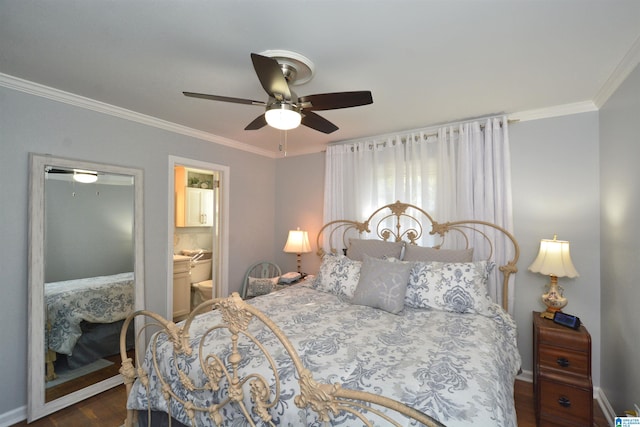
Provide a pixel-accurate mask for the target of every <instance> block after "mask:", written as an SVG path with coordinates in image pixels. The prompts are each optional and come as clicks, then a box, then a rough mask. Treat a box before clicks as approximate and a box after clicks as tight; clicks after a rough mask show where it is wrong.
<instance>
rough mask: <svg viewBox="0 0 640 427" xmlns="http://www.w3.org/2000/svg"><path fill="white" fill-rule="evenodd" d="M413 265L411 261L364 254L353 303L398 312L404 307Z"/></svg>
mask: <svg viewBox="0 0 640 427" xmlns="http://www.w3.org/2000/svg"><path fill="white" fill-rule="evenodd" d="M411 267H412V265H411V264H409V263H402V262H392V261H387V260H383V259H378V258H373V257H370V256H368V255H364V261H363V262H362V268H361V270H360V280H359V281H358V286H357V287H356V290H355V292H354V294H353V298H352V300H351V303H352V304H358V305H367V306H369V307H373V308H380V309H382V310H385V311H388V312H389V313H393V314H398V313H399V312H401V311H402V309H403V308H404V299H405V295H406V293H407V281H408V280H409V272H410V271H411Z"/></svg>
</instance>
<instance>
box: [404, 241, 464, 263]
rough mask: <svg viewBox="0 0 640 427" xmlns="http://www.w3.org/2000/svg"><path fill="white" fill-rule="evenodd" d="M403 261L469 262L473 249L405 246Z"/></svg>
mask: <svg viewBox="0 0 640 427" xmlns="http://www.w3.org/2000/svg"><path fill="white" fill-rule="evenodd" d="M402 260H403V261H422V262H428V261H438V262H471V261H472V260H473V248H469V249H436V248H429V247H424V246H416V245H407V246H406V247H405V249H404V257H402Z"/></svg>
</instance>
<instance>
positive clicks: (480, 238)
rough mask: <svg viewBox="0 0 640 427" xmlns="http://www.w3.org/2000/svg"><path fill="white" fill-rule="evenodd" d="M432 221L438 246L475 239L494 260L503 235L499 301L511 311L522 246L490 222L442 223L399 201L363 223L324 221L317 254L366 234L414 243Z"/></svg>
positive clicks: (486, 256) (485, 255) (336, 249)
mask: <svg viewBox="0 0 640 427" xmlns="http://www.w3.org/2000/svg"><path fill="white" fill-rule="evenodd" d="M429 224H430V228H431V229H430V230H429V234H430V235H432V236H439V238H440V242H437V243H436V244H434V245H433V247H434V248H436V249H440V248H442V247H443V246H445V245H446V243H447V239H448V238H449V240H453V239H455V238H456V237H457V238H461V239H462V244H461V246H463V247H464V248H469V247H470V244H471V242H472V241H473V242H475V243H476V244H480V245H482V246H484V248H482V247H481V248H478V247H476V248H474V249H475V250H476V252H480V253H482V255H483V256H482V258H484V259H493V258H494V252H495V244H496V243H495V242H496V241H497V240H498V239H500V238H501V239H502V240H503V241H504V242H505V244H504V246H505V249H506V250H507V251H508V254H509V257H507V259H506V260H505V261H504V262H503V263H501V262H500V260H495V261H496V263H497V264H498V266H499V271H500V272H502V301H501V302H498V303H499V304H501V305H502V308H504V310H505V311H508V308H509V303H508V297H509V280H510V278H511V274H515V273H516V272H517V271H518V268H517V267H516V263H517V262H518V258H519V257H520V246H519V245H518V242H517V241H516V239H515V237H514V236H513V235H512V234H511V233H510V232H509V231H507V230H506V229H504V228H503V227H500V226H498V225H496V224H493V223H490V222H487V221H479V220H462V221H450V222H444V223H439V222H437V221H436V220H434V219H433V217H432V216H431V215H430V214H429V213H428V212H427V211H425V210H424V209H422V208H420V207H418V206H415V205H412V204H409V203H402V202H400V201H397V202H395V203H391V204H388V205H385V206H382V207H381V208H378V209H376V210H375V211H374V212H373V213H372V214H371V215H370V216H369V217H368V218H367V219H365V220H364V221H362V222H358V221H353V220H336V221H331V222H329V223H327V224H325V225H324V226H323V227H322V228H321V229H320V231H319V232H318V236H317V239H316V245H317V248H318V251H317V253H318V255H319V256H323V255H324V254H325V253H326V252H327V249H328V250H329V251H330V252H331V253H334V254H335V253H338V252H339V251H340V250H342V251H346V248H348V247H349V238H350V237H356V238H362V236H363V234H365V233H368V234H370V235H372V236H373V237H374V238H377V239H381V240H383V241H392V242H400V241H404V242H406V243H407V244H410V245H415V244H417V242H418V241H419V240H420V239H421V238H422V237H423V235H424V232H425V229H427V228H428V227H429ZM451 232H453V233H451ZM453 235H455V236H456V237H453ZM325 248H327V249H325ZM459 248H460V247H459V246H458V249H459Z"/></svg>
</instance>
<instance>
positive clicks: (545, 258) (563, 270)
mask: <svg viewBox="0 0 640 427" xmlns="http://www.w3.org/2000/svg"><path fill="white" fill-rule="evenodd" d="M529 271H531V272H533V273H540V274H544V275H548V276H556V277H577V276H578V272H577V271H576V268H575V267H574V266H573V262H572V261H571V254H570V253H569V242H567V241H566V240H556V239H553V240H549V239H542V240H540V251H539V252H538V256H537V257H536V259H535V260H534V261H533V263H532V264H531V265H530V266H529Z"/></svg>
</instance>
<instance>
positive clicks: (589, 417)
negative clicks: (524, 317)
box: [533, 311, 593, 427]
mask: <svg viewBox="0 0 640 427" xmlns="http://www.w3.org/2000/svg"><path fill="white" fill-rule="evenodd" d="M533 390H534V398H535V405H536V421H537V423H538V426H588V427H591V426H592V425H593V385H592V382H591V335H589V332H588V331H587V329H586V328H585V327H584V326H580V329H578V330H574V329H571V328H567V327H565V326H561V325H558V324H556V323H554V322H553V321H552V320H549V319H545V318H542V317H540V313H538V312H536V311H534V312H533Z"/></svg>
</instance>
